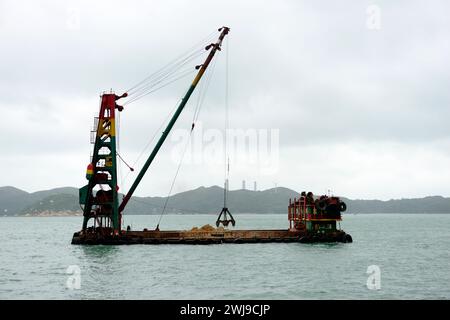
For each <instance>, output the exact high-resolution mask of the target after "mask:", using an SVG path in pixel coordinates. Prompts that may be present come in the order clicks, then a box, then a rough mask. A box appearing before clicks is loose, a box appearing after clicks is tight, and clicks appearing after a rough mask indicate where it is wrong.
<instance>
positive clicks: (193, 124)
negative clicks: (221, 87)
mask: <svg viewBox="0 0 450 320" xmlns="http://www.w3.org/2000/svg"><path fill="white" fill-rule="evenodd" d="M216 61H217V60H215V61H214V63H213V64H212V68H211V69H210V71H209V70H208V71H209V72H208V74H207V75H206V79H205V85H204V87H200V88H199V89H201V90H203V89H204V90H207V89H208V87H209V82H210V81H211V78H212V74H213V73H214V69H215V66H216ZM198 94H199V100H198V101H200V105H197V107H196V109H195V110H194V121H196V120H197V119H198V115H199V113H200V109H201V107H202V104H203V101H204V99H200V97H201V96H202V94H203V97H204V95H205V94H206V92H203V93H202V92H201V91H200V90H199V93H198ZM197 109H198V110H197ZM194 128H195V122H193V123H192V127H191V130H190V132H189V138H188V141H187V143H186V145H185V147H184V150H183V153H182V155H181V158H180V161H179V163H178V166H177V170H176V172H175V176H174V178H173V180H172V183H171V186H170V189H169V193H168V194H167V197H166V199H165V202H164V207H163V210H162V212H161V215H160V216H159V219H158V223H157V225H156V229H157V230H159V225H160V223H161V220H162V218H163V216H164V214H165V212H166V208H167V204H168V203H169V199H170V196H171V194H172V190H173V187H174V185H175V181H176V179H177V177H178V173H179V171H180V168H181V165H182V163H183V160H184V156H185V154H186V151H187V147H188V146H189V145H190V143H191V139H192V133H193V132H194Z"/></svg>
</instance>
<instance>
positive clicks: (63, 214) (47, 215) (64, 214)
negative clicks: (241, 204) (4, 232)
mask: <svg viewBox="0 0 450 320" xmlns="http://www.w3.org/2000/svg"><path fill="white" fill-rule="evenodd" d="M241 214H251V215H268V214H276V215H282V214H287V213H252V212H245V213H243V212H241V213H235V214H234V215H241ZM374 214H383V215H389V214H414V215H430V214H443V215H447V214H450V212H426V213H420V212H364V213H344V214H343V215H344V217H345V216H354V215H374ZM158 215H159V214H155V213H149V214H142V213H137V214H126V215H125V216H158ZM165 215H171V216H174V215H203V216H205V215H211V216H215V215H217V213H166V214H165ZM82 216H83V213H82V212H79V213H68V212H45V213H37V214H30V213H27V214H21V215H19V214H18V215H0V218H51V217H55V218H58V217H82Z"/></svg>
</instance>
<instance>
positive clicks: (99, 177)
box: [72, 27, 352, 245]
mask: <svg viewBox="0 0 450 320" xmlns="http://www.w3.org/2000/svg"><path fill="white" fill-rule="evenodd" d="M229 30H230V29H229V28H227V27H222V28H220V29H219V30H218V31H219V32H220V35H219V38H218V40H217V41H216V42H215V43H210V44H208V45H206V47H205V50H207V51H209V54H208V56H207V58H206V60H205V61H204V63H203V64H201V65H198V66H196V67H195V69H196V70H198V72H197V75H196V77H195V78H194V80H193V82H192V84H191V85H190V87H189V89H188V90H187V92H186V94H185V96H184V97H183V99H181V102H180V104H179V105H178V108H177V109H176V111H175V113H174V114H173V116H172V118H171V119H170V121H169V123H168V124H167V126H166V129H165V130H164V131H163V132H162V134H161V136H160V138H159V140H158V142H157V143H156V145H155V147H154V149H153V151H152V152H151V154H150V156H149V157H148V159H147V160H146V162H145V163H144V165H143V167H142V168H141V170H140V172H139V173H138V175H137V177H136V179H135V181H134V182H133V184H132V185H131V187H130V190H129V191H128V192H127V193H126V194H125V196H124V197H123V199H122V201H121V203H120V204H119V186H118V179H117V162H118V161H120V160H122V161H123V162H124V163H125V161H124V160H123V159H122V157H121V156H120V155H119V154H118V152H117V150H116V124H115V121H116V112H122V111H123V110H124V107H123V106H121V105H118V104H117V101H118V100H120V99H122V98H127V97H129V96H130V94H129V92H126V93H124V94H122V95H120V96H119V95H116V94H114V93H112V92H110V93H104V94H103V95H102V96H101V103H100V111H99V115H98V117H96V118H95V119H94V130H93V131H92V132H91V143H92V144H93V152H92V156H91V161H90V163H89V164H88V166H87V170H86V179H87V180H88V183H87V184H86V185H85V186H84V187H82V188H80V190H79V203H80V206H81V208H82V210H83V225H82V229H81V231H79V232H75V233H74V235H73V237H72V244H75V245H100V244H101V245H123V244H220V243H267V242H300V243H311V242H352V238H351V236H350V235H348V234H346V233H345V232H344V231H342V230H340V229H339V228H338V223H339V222H340V221H341V212H343V211H345V204H344V203H343V202H342V201H341V200H340V199H339V198H338V197H328V196H321V197H314V195H313V194H312V193H311V192H309V193H307V194H306V193H305V192H303V193H302V194H301V196H300V197H298V198H294V199H290V200H289V204H288V205H287V211H288V220H289V227H288V228H286V229H280V230H229V229H227V228H226V227H227V226H228V224H229V223H231V224H232V225H233V226H234V224H235V221H234V219H233V217H232V216H231V213H230V212H229V211H228V208H226V206H224V208H223V209H222V212H221V213H220V215H219V218H218V219H217V222H216V225H217V228H214V227H211V226H209V227H206V228H205V227H203V228H200V229H196V228H194V229H192V230H172V231H170V230H167V231H164V230H159V225H158V226H157V227H156V229H155V230H148V229H144V230H140V231H134V230H133V231H132V230H131V229H130V228H126V230H123V229H122V214H123V211H124V209H125V207H126V205H127V203H128V202H129V200H130V199H131V197H132V195H133V193H134V191H135V190H136V188H137V187H138V185H139V183H140V181H141V180H142V178H143V176H144V175H145V173H146V172H147V170H148V168H149V166H150V165H151V163H152V162H153V160H154V158H155V157H156V155H157V153H158V151H159V149H160V148H161V146H162V145H163V143H164V141H165V139H166V138H167V136H168V134H169V133H170V131H171V130H172V128H173V126H174V124H175V122H176V121H177V119H178V117H179V116H180V114H181V112H182V111H183V109H184V107H185V106H186V103H187V102H188V100H189V98H190V97H191V95H192V93H193V92H194V90H195V88H196V87H197V84H198V83H199V81H200V79H201V78H202V76H203V74H204V73H205V71H206V69H207V68H208V66H209V64H210V62H211V60H212V59H213V57H214V55H215V54H216V52H217V51H220V50H221V46H222V41H223V39H224V38H225V36H226V35H227V34H228V32H229ZM177 64H178V65H179V64H180V63H179V62H177ZM169 70H173V69H169ZM163 75H164V74H163ZM160 77H161V75H160ZM164 77H166V78H167V77H168V76H167V75H164ZM140 85H141V86H144V87H143V88H148V87H151V86H150V85H149V84H148V83H145V82H143V84H140ZM134 92H135V93H134V94H135V95H136V91H134ZM142 94H143V93H142V92H140V93H139V94H138V97H139V96H142ZM132 99H133V98H132ZM134 99H136V98H134ZM129 101H130V100H129ZM194 128H195V122H193V123H192V128H191V132H192V130H194ZM125 164H126V163H125ZM129 168H130V170H131V171H134V169H133V168H131V167H129ZM225 189H226V188H225ZM222 215H223V216H224V217H223V219H222V220H220V218H221V216H222ZM227 215H230V217H231V220H228V219H227ZM219 223H222V224H223V225H224V227H225V228H224V227H219Z"/></svg>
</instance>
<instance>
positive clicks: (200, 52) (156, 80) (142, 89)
mask: <svg viewBox="0 0 450 320" xmlns="http://www.w3.org/2000/svg"><path fill="white" fill-rule="evenodd" d="M205 52H206V51H204V50H198V52H197V53H196V54H195V55H192V56H190V57H188V58H186V59H185V60H183V61H180V62H179V63H178V64H176V65H174V66H173V67H171V68H170V69H169V70H167V71H166V72H165V73H162V74H160V75H158V76H157V77H155V78H154V79H152V82H148V83H146V84H144V85H142V86H141V87H139V88H137V89H136V91H134V92H132V93H129V94H128V97H135V96H136V95H140V94H141V93H143V92H145V91H147V90H149V89H150V88H151V87H153V86H155V85H156V84H158V83H160V82H161V81H163V80H164V79H166V78H168V77H170V76H171V75H172V74H174V73H175V72H177V71H179V70H180V69H181V67H183V66H184V65H186V64H187V63H188V62H190V61H192V60H194V59H196V58H197V57H199V56H201V55H203V54H205ZM126 103H128V101H127V102H126Z"/></svg>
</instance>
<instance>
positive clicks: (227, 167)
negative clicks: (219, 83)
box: [223, 38, 230, 208]
mask: <svg viewBox="0 0 450 320" xmlns="http://www.w3.org/2000/svg"><path fill="white" fill-rule="evenodd" d="M225 41H226V51H225V64H226V67H225V129H224V131H225V150H224V166H225V167H224V168H225V171H224V180H225V182H224V196H223V206H224V208H226V207H227V196H228V183H229V181H228V180H229V178H230V157H229V155H228V129H229V115H228V108H229V106H228V94H229V92H228V77H229V75H228V73H229V50H228V48H229V41H228V38H227V39H226V40H225Z"/></svg>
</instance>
